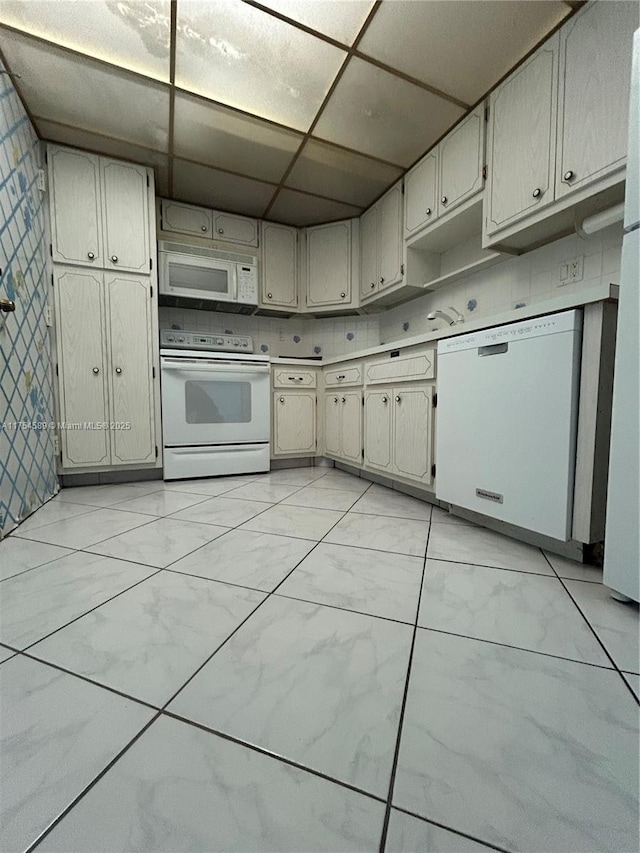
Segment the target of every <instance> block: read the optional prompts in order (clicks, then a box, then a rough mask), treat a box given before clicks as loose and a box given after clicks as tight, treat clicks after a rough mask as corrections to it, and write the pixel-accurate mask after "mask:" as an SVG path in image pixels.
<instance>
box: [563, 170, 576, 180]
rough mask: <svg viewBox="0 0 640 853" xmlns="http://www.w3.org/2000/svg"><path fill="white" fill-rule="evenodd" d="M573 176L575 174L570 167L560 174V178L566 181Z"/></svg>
mask: <svg viewBox="0 0 640 853" xmlns="http://www.w3.org/2000/svg"><path fill="white" fill-rule="evenodd" d="M575 176H576V173H575V172H574V171H572V170H571V169H568V170H567V171H566V172H565V173H564V175H563V176H562V180H563V181H566V182H567V183H568V182H569V181H572V180H573V179H574V178H575Z"/></svg>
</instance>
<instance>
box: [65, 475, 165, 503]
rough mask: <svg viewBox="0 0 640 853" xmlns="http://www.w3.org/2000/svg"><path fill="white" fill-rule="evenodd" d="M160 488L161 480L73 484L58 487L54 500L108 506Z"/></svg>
mask: <svg viewBox="0 0 640 853" xmlns="http://www.w3.org/2000/svg"><path fill="white" fill-rule="evenodd" d="M161 488H162V481H161V480H149V481H148V482H142V483H122V484H121V483H118V484H117V485H112V486H110V485H105V486H73V487H71V488H66V489H60V491H59V492H58V494H57V495H56V497H55V498H54V500H55V501H59V502H61V503H66V502H67V501H69V502H70V503H76V504H82V505H84V506H96V507H109V506H114V505H115V504H118V503H121V502H122V501H126V500H131V499H132V498H139V497H140V496H141V495H146V494H150V493H151V492H155V491H158V490H160V489H161Z"/></svg>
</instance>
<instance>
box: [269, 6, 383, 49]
mask: <svg viewBox="0 0 640 853" xmlns="http://www.w3.org/2000/svg"><path fill="white" fill-rule="evenodd" d="M260 2H261V4H262V5H263V6H268V7H269V8H270V9H274V10H275V11H276V12H280V14H281V15H286V16H287V18H291V19H292V20H294V21H298V22H299V23H301V24H304V25H305V26H306V27H310V28H311V29H312V30H317V31H318V32H320V33H324V35H326V36H329V37H330V38H333V39H336V41H339V42H342V44H347V45H352V44H353V42H354V41H355V38H356V36H357V35H358V33H359V32H360V28H361V27H362V25H363V24H364V22H365V20H366V18H367V15H368V14H369V12H370V11H371V9H372V8H373V3H374V0H260Z"/></svg>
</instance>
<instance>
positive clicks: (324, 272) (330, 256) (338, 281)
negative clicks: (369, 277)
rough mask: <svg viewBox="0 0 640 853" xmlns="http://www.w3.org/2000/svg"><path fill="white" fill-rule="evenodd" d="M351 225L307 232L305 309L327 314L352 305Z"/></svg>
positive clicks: (334, 225) (318, 228) (351, 223)
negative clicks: (326, 311)
mask: <svg viewBox="0 0 640 853" xmlns="http://www.w3.org/2000/svg"><path fill="white" fill-rule="evenodd" d="M353 227H354V226H353V221H352V220H351V219H347V220H344V221H342V222H332V223H330V224H328V225H318V226H315V227H313V228H307V229H306V239H307V308H308V309H309V310H310V311H313V310H314V309H319V310H328V309H332V308H343V307H346V306H348V305H350V304H351V302H352V299H351V281H352V275H351V272H352V270H351V264H352V258H351V251H352V232H353Z"/></svg>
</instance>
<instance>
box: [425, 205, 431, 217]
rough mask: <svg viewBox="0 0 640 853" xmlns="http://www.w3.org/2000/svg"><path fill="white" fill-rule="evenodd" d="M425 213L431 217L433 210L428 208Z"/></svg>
mask: <svg viewBox="0 0 640 853" xmlns="http://www.w3.org/2000/svg"><path fill="white" fill-rule="evenodd" d="M425 213H426V214H427V216H431V208H430V207H428V208H427V209H426V210H425Z"/></svg>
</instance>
